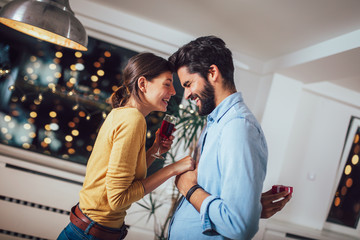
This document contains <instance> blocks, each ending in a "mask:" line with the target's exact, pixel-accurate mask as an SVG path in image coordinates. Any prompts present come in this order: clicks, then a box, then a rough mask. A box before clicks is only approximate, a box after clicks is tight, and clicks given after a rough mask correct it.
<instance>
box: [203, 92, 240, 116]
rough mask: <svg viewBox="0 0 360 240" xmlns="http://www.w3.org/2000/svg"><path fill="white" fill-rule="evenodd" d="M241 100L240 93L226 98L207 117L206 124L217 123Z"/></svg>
mask: <svg viewBox="0 0 360 240" xmlns="http://www.w3.org/2000/svg"><path fill="white" fill-rule="evenodd" d="M242 101H243V98H242V95H241V93H240V92H236V93H233V94H231V95H230V96H228V97H226V98H225V99H224V100H223V101H222V102H221V103H220V104H219V105H218V106H217V107H216V108H215V109H214V110H213V111H212V112H211V113H210V114H209V115H208V116H207V122H208V123H212V122H214V121H216V122H218V121H219V120H220V119H221V117H222V116H224V115H225V113H226V112H227V111H228V110H229V109H230V108H231V107H232V106H234V105H235V104H236V103H238V102H242Z"/></svg>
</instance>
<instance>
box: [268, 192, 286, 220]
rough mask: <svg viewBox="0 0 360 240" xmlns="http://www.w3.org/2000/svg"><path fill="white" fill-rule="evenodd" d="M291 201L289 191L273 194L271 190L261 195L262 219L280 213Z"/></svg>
mask: <svg viewBox="0 0 360 240" xmlns="http://www.w3.org/2000/svg"><path fill="white" fill-rule="evenodd" d="M290 199H291V194H289V193H288V192H287V191H283V192H280V193H276V194H273V193H272V192H271V189H270V190H269V191H267V192H265V193H263V194H261V205H262V211H261V218H269V217H271V216H273V215H274V214H275V213H277V212H278V211H280V210H281V209H282V208H283V207H284V206H285V205H286V204H287V203H288V202H289V201H290Z"/></svg>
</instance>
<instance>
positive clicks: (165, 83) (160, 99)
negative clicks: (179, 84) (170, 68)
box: [144, 72, 176, 112]
mask: <svg viewBox="0 0 360 240" xmlns="http://www.w3.org/2000/svg"><path fill="white" fill-rule="evenodd" d="M175 94H176V91H175V88H174V85H173V76H172V73H171V72H164V73H162V74H160V75H159V76H157V77H156V78H153V79H152V80H151V81H146V92H145V93H144V97H145V101H146V102H147V104H148V106H149V108H150V109H149V110H150V111H151V112H153V111H161V112H166V109H167V106H168V104H169V100H170V98H171V97H172V96H174V95H175Z"/></svg>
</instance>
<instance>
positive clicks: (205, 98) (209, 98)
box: [198, 82, 215, 116]
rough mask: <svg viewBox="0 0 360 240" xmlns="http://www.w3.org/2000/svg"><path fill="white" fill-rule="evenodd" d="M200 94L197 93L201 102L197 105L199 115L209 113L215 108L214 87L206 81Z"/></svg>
mask: <svg viewBox="0 0 360 240" xmlns="http://www.w3.org/2000/svg"><path fill="white" fill-rule="evenodd" d="M200 96H201V97H200ZM200 96H199V95H198V97H199V100H200V103H201V104H200V107H199V115H200V116H206V115H209V114H210V113H211V112H212V111H213V110H214V109H215V91H214V87H213V86H211V84H210V83H209V82H206V83H205V87H204V90H203V91H202V92H201V93H200Z"/></svg>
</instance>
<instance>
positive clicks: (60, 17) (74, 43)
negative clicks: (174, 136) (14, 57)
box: [0, 0, 88, 51]
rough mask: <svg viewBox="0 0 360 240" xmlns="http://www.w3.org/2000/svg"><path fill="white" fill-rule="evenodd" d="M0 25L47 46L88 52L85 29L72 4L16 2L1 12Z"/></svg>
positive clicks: (39, 0)
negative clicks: (47, 43) (33, 38)
mask: <svg viewBox="0 0 360 240" xmlns="http://www.w3.org/2000/svg"><path fill="white" fill-rule="evenodd" d="M0 22H1V23H2V24H4V25H6V26H8V27H10V28H13V29H15V30H18V31H20V32H23V33H25V34H28V35H30V36H33V37H36V38H38V39H41V40H44V41H47V42H51V43H54V44H57V45H60V46H63V47H67V48H72V49H76V50H80V51H86V50H87V41H88V39H87V34H86V31H85V28H84V27H83V25H82V24H81V23H80V21H79V20H78V19H76V18H75V15H74V12H73V11H72V10H71V8H70V5H69V1H68V0H64V1H61V0H14V1H11V2H9V3H8V4H6V5H5V6H4V7H3V8H2V9H1V11H0Z"/></svg>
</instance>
